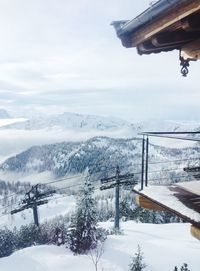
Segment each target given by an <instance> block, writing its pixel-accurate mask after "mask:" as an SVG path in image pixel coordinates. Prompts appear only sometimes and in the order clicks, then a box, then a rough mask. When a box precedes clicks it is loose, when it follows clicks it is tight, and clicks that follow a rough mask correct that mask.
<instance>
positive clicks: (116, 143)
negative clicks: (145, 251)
mask: <svg viewBox="0 0 200 271" xmlns="http://www.w3.org/2000/svg"><path fill="white" fill-rule="evenodd" d="M1 112H2V114H1V116H2V118H1V117H0V118H1V119H0V123H1V122H2V123H3V121H4V124H3V126H2V127H1V128H0V158H1V159H0V162H1V163H3V162H4V161H5V160H6V159H7V158H9V157H13V158H11V159H9V160H7V161H6V163H4V164H3V167H2V169H4V170H5V169H9V171H15V172H19V171H20V170H21V171H22V172H23V173H24V172H29V173H30V172H31V171H36V172H38V173H39V172H42V171H51V172H52V173H53V174H56V175H58V176H63V175H65V174H72V173H78V172H80V171H81V172H82V170H84V169H85V168H86V167H87V163H88V166H89V167H91V168H93V166H92V165H94V164H98V163H100V164H103V165H104V164H105V163H107V162H108V164H109V163H110V164H114V162H112V161H117V160H118V159H119V161H125V166H127V165H128V164H129V163H133V159H132V158H133V156H135V155H136V156H137V155H138V156H139V155H140V152H141V146H139V145H140V140H139V135H138V133H139V132H141V131H144V130H147V131H148V130H150V131H152V130H154V131H187V130H198V128H199V124H198V123H196V122H194V123H191V122H184V123H181V122H174V121H155V120H150V121H148V122H141V123H130V122H128V121H126V120H121V119H118V118H113V117H102V116H95V115H81V114H77V113H69V112H65V113H62V114H57V115H56V114H55V115H45V114H40V116H38V114H36V116H35V117H34V116H32V117H31V118H30V119H26V118H24V119H19V118H17V119H16V118H11V119H4V118H3V117H5V116H7V117H8V116H10V115H9V114H8V113H7V112H6V111H5V110H0V113H1ZM13 117H15V116H13ZM24 117H26V116H24ZM11 120H12V121H13V123H10V121H11ZM128 138H129V139H128ZM133 138H135V139H133ZM137 142H138V143H137ZM151 142H152V143H154V145H159V144H160V142H159V141H158V140H156V141H153V140H151ZM179 143H180V142H179ZM138 144H139V145H138ZM187 144H188V143H187ZM35 145H36V146H38V147H32V146H35ZM43 145H45V146H43ZM138 146H139V147H138ZM152 146H153V145H152ZM178 146H179V145H178V143H177V142H175V144H174V145H173V147H178ZM187 146H188V145H187ZM165 147H168V146H167V145H166V146H165ZM182 147H186V145H184V146H182ZM29 148H30V149H29ZM152 148H153V149H155V148H156V147H152ZM27 149H28V150H27ZM162 150H163V152H164V155H163V156H164V157H167V156H168V154H167V152H168V151H167V148H163V149H162ZM21 152H23V153H21ZM184 152H185V153H187V151H184ZM18 154H19V155H18ZM16 155H17V156H16ZM170 155H171V154H170ZM184 155H185V154H183V156H184ZM61 157H62V159H61ZM61 160H63V162H61ZM56 161H59V163H60V164H59V163H57V162H56ZM109 161H110V162H109ZM56 163H57V165H56ZM58 164H59V165H58ZM57 167H58V168H57ZM80 169H81V170H80ZM73 171H74V172H73Z"/></svg>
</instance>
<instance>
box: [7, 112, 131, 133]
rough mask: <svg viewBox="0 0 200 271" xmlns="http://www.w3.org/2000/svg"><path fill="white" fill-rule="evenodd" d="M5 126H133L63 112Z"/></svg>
mask: <svg viewBox="0 0 200 271" xmlns="http://www.w3.org/2000/svg"><path fill="white" fill-rule="evenodd" d="M7 128H15V129H25V130H40V129H48V130H52V129H65V130H85V131H89V130H100V131H105V130H116V129H123V128H133V126H132V125H130V124H129V123H128V122H126V121H124V120H121V119H118V118H112V117H102V116H94V115H81V114H76V113H68V112H65V113H63V114H60V115H52V116H43V117H41V116H40V117H35V118H31V119H29V120H27V121H25V122H23V123H20V124H19V123H18V124H14V125H10V126H9V127H7Z"/></svg>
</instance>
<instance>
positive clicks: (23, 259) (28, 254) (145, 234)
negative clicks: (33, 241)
mask: <svg viewBox="0 0 200 271" xmlns="http://www.w3.org/2000/svg"><path fill="white" fill-rule="evenodd" d="M103 225H104V227H106V228H108V227H111V226H112V224H110V223H104V224H103ZM189 227H190V226H189V225H188V224H169V225H152V224H136V223H134V222H131V221H129V222H124V223H122V228H123V229H124V234H123V235H112V236H109V237H108V239H107V240H106V242H105V245H104V253H103V255H102V257H101V259H100V262H99V269H98V270H105V271H127V270H129V269H128V265H129V263H130V258H131V256H133V254H134V253H135V252H136V250H137V245H138V244H139V245H140V246H141V248H142V252H143V253H144V261H145V263H146V265H147V267H146V268H145V269H144V270H145V271H173V270H174V267H175V266H176V265H177V266H178V267H180V266H182V264H183V263H184V262H186V263H188V266H189V269H190V270H191V271H199V249H200V242H199V241H197V240H196V239H194V238H193V237H192V236H191V235H190V233H189ZM0 267H1V271H13V270H15V269H16V267H17V269H18V270H20V271H27V270H29V271H66V270H68V271H93V270H95V268H94V265H93V263H92V261H91V257H90V256H89V255H81V256H74V255H73V254H72V253H71V252H70V251H69V250H67V249H66V248H65V247H55V246H36V247H31V248H26V249H23V250H21V251H17V252H15V253H14V254H13V255H11V256H9V257H6V258H1V259H0Z"/></svg>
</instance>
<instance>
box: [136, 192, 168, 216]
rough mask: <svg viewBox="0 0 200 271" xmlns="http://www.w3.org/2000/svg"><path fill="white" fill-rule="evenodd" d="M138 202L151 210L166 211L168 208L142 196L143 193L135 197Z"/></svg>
mask: <svg viewBox="0 0 200 271" xmlns="http://www.w3.org/2000/svg"><path fill="white" fill-rule="evenodd" d="M135 201H136V203H137V204H138V205H139V206H140V207H142V208H145V209H149V210H155V211H165V212H166V209H165V208H163V207H161V206H159V205H158V204H156V203H154V202H153V201H151V200H149V199H147V198H145V197H143V196H141V195H137V196H136V198H135Z"/></svg>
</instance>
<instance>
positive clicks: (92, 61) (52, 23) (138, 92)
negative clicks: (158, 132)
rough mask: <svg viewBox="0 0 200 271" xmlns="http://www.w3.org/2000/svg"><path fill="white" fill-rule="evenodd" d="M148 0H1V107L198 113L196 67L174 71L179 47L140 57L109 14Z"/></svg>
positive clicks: (125, 12)
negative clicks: (185, 73)
mask: <svg viewBox="0 0 200 271" xmlns="http://www.w3.org/2000/svg"><path fill="white" fill-rule="evenodd" d="M149 2H150V1H149V0H140V1H133V0H73V1H72V0H28V1H27V0H0V37H1V42H0V107H1V108H5V109H7V110H8V111H10V112H14V111H16V110H17V112H21V111H23V110H25V111H26V112H30V110H41V111H43V112H49V113H59V112H63V111H70V112H78V113H86V114H97V115H113V116H118V117H122V118H125V119H136V120H140V119H147V118H160V119H176V120H180V119H182V120H193V119H195V120H198V119H199V115H200V106H199V101H200V91H199V78H198V77H199V68H200V63H198V62H193V63H191V68H190V74H189V76H188V78H183V77H182V76H181V75H180V66H179V60H178V51H175V52H171V53H163V54H159V55H151V56H139V55H137V53H136V50H135V49H125V48H124V47H122V45H121V42H120V40H119V39H118V38H117V37H116V34H115V32H114V29H113V28H112V27H111V26H110V23H111V21H113V20H121V19H132V18H134V17H135V16H136V15H138V14H139V13H140V12H142V11H143V10H144V9H146V8H147V7H148V6H149Z"/></svg>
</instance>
